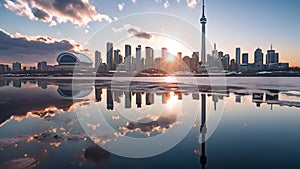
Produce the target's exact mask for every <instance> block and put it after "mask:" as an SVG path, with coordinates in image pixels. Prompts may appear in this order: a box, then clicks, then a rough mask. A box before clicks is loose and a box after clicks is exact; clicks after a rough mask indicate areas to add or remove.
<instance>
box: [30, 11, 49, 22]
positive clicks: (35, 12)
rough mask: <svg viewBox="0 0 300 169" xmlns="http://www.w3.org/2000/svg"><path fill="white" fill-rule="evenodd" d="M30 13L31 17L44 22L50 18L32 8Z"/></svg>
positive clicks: (43, 12)
mask: <svg viewBox="0 0 300 169" xmlns="http://www.w3.org/2000/svg"><path fill="white" fill-rule="evenodd" d="M31 11H32V13H33V15H34V16H35V17H37V18H38V19H40V20H45V21H46V20H48V19H49V18H50V16H49V15H48V14H47V13H46V12H45V11H43V10H40V9H38V8H32V9H31Z"/></svg>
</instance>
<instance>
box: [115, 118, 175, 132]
mask: <svg viewBox="0 0 300 169" xmlns="http://www.w3.org/2000/svg"><path fill="white" fill-rule="evenodd" d="M153 119H154V118H153V117H150V116H148V117H145V118H143V119H140V120H139V121H138V122H129V123H127V125H126V127H119V129H120V130H121V131H122V135H124V133H125V134H126V133H127V132H134V131H141V132H143V133H146V134H147V135H148V136H149V135H150V134H151V133H152V132H154V131H159V132H165V131H166V130H167V129H169V128H170V127H172V126H173V125H174V124H175V122H176V119H177V116H176V115H168V116H160V117H159V118H158V119H157V120H153Z"/></svg>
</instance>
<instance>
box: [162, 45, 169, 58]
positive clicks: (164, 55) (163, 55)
mask: <svg viewBox="0 0 300 169" xmlns="http://www.w3.org/2000/svg"><path fill="white" fill-rule="evenodd" d="M168 55H169V54H168V49H167V48H161V57H162V59H163V60H165V59H167V57H168Z"/></svg>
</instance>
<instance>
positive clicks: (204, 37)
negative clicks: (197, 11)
mask: <svg viewBox="0 0 300 169" xmlns="http://www.w3.org/2000/svg"><path fill="white" fill-rule="evenodd" d="M204 9H205V5H204V0H203V6H202V17H201V19H200V23H201V24H202V47H201V62H202V65H206V41H205V39H206V30H205V25H206V22H207V19H206V17H205V12H204Z"/></svg>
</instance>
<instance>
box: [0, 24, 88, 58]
mask: <svg viewBox="0 0 300 169" xmlns="http://www.w3.org/2000/svg"><path fill="white" fill-rule="evenodd" d="M0 51H1V52H0V60H1V61H2V62H3V61H4V62H13V61H22V62H23V63H26V62H27V63H29V62H37V61H39V60H46V61H48V62H50V63H51V62H52V63H53V62H54V61H55V59H56V56H57V54H58V53H59V52H62V51H73V52H84V50H83V48H82V47H81V46H80V45H79V44H77V43H76V42H74V41H73V40H69V39H54V38H51V37H43V36H25V35H21V34H20V33H16V34H15V35H12V34H10V33H8V32H5V31H4V30H2V29H0ZM37 57H38V58H37Z"/></svg>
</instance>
